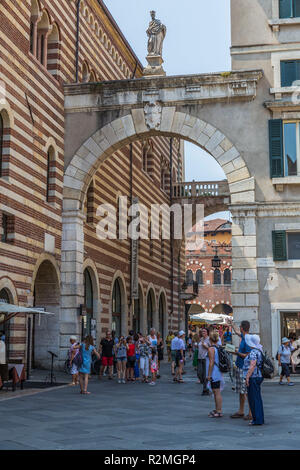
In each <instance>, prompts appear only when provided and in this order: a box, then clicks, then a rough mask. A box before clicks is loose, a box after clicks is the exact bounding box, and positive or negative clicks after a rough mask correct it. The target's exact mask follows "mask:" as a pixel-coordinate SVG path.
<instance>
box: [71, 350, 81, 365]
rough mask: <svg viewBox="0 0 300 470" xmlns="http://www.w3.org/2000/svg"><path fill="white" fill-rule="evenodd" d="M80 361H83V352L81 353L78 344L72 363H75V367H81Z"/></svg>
mask: <svg viewBox="0 0 300 470" xmlns="http://www.w3.org/2000/svg"><path fill="white" fill-rule="evenodd" d="M82 363H83V354H82V346H80V348H79V350H78V353H77V354H76V356H75V357H74V359H73V364H75V366H77V367H81V366H82Z"/></svg>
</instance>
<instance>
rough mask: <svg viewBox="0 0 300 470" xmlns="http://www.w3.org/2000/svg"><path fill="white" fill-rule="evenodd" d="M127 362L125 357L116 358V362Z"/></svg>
mask: <svg viewBox="0 0 300 470" xmlns="http://www.w3.org/2000/svg"><path fill="white" fill-rule="evenodd" d="M125 361H127V357H126V356H124V357H117V362H125Z"/></svg>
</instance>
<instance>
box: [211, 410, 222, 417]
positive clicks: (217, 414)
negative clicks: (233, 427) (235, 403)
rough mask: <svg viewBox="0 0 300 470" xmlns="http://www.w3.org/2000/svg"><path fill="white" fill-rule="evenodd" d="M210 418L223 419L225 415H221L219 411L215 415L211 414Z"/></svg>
mask: <svg viewBox="0 0 300 470" xmlns="http://www.w3.org/2000/svg"><path fill="white" fill-rule="evenodd" d="M208 416H209V417H210V418H222V417H223V413H219V412H218V411H216V412H215V413H210V414H209V415H208Z"/></svg>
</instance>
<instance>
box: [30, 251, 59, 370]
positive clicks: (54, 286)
mask: <svg viewBox="0 0 300 470" xmlns="http://www.w3.org/2000/svg"><path fill="white" fill-rule="evenodd" d="M53 263H54V262H52V261H50V260H49V259H45V260H44V261H42V262H41V264H40V265H39V267H38V270H37V272H36V275H35V279H34V288H33V299H34V300H33V306H34V307H37V308H42V309H44V310H46V311H48V312H51V313H54V314H55V315H41V316H38V315H33V318H32V322H33V327H32V345H31V348H30V347H29V350H31V351H30V354H31V361H29V363H30V362H31V367H33V368H36V367H37V368H45V367H46V368H48V367H49V366H50V355H49V353H48V351H52V352H54V353H55V354H57V356H59V348H60V326H59V312H60V287H59V278H58V269H57V268H56V266H55V265H54V264H53ZM30 323H31V319H30V318H28V330H29V328H30V326H31V325H30Z"/></svg>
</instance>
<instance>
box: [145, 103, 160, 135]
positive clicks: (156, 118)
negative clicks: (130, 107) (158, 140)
mask: <svg viewBox="0 0 300 470" xmlns="http://www.w3.org/2000/svg"><path fill="white" fill-rule="evenodd" d="M144 112H145V121H146V124H147V127H148V129H156V130H158V129H159V128H160V124H161V113H162V107H161V105H160V104H159V103H158V102H155V103H151V102H150V103H147V104H146V106H145V108H144Z"/></svg>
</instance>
